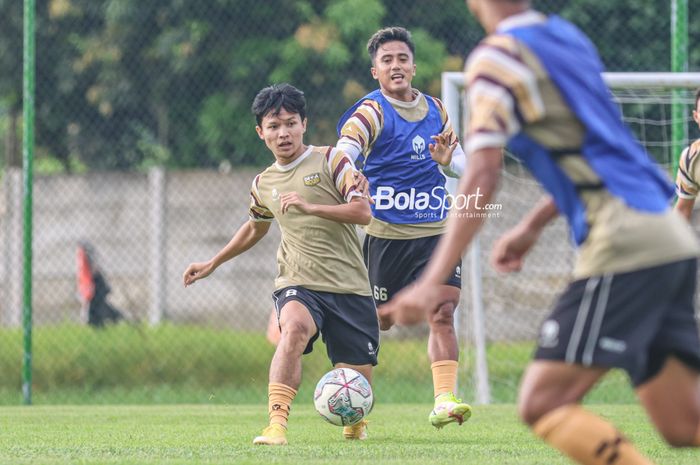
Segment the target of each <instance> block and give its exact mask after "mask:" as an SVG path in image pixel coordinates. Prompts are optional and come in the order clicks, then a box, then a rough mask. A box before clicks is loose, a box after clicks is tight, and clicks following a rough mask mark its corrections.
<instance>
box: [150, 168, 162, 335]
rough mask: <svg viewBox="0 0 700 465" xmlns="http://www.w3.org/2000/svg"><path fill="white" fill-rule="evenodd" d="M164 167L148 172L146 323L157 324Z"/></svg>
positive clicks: (158, 315)
mask: <svg viewBox="0 0 700 465" xmlns="http://www.w3.org/2000/svg"><path fill="white" fill-rule="evenodd" d="M165 182H166V179H165V169H164V168H163V167H155V168H152V169H151V170H150V171H149V172H148V193H149V195H148V199H149V205H150V215H149V223H150V227H149V230H150V231H149V232H150V247H149V256H150V262H151V263H150V267H149V271H150V273H149V283H150V284H149V288H150V294H151V298H150V305H149V308H148V323H149V324H151V325H157V324H159V323H160V322H161V321H162V320H163V316H164V314H165V288H166V286H165V283H166V280H165Z"/></svg>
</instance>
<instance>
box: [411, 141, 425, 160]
mask: <svg viewBox="0 0 700 465" xmlns="http://www.w3.org/2000/svg"><path fill="white" fill-rule="evenodd" d="M411 142H412V144H413V152H414V153H413V155H411V160H424V159H425V155H424V154H423V151H424V150H425V139H423V138H422V137H421V136H416V137H414V138H413V141H411Z"/></svg>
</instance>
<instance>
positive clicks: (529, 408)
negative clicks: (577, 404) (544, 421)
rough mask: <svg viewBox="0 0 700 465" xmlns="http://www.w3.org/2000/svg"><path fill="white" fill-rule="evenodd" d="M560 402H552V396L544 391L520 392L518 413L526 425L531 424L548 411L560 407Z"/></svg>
mask: <svg viewBox="0 0 700 465" xmlns="http://www.w3.org/2000/svg"><path fill="white" fill-rule="evenodd" d="M562 405H563V404H562V403H561V402H554V401H553V399H552V398H550V397H549V396H547V395H545V394H544V393H538V392H530V393H527V394H524V395H523V394H521V396H520V398H519V399H518V415H519V416H520V419H521V420H522V421H523V423H525V424H526V425H528V426H533V425H534V424H535V423H537V422H538V421H539V420H540V418H542V417H544V416H545V415H546V414H548V413H549V412H551V411H553V410H555V409H557V408H558V407H561V406H562Z"/></svg>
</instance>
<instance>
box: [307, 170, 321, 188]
mask: <svg viewBox="0 0 700 465" xmlns="http://www.w3.org/2000/svg"><path fill="white" fill-rule="evenodd" d="M319 182H321V175H320V174H319V173H314V174H310V175H308V176H304V185H305V186H315V185H316V184H318V183H319Z"/></svg>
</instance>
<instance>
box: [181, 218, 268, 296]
mask: <svg viewBox="0 0 700 465" xmlns="http://www.w3.org/2000/svg"><path fill="white" fill-rule="evenodd" d="M270 224H271V222H269V221H253V220H250V221H248V222H247V223H245V224H243V225H242V226H241V227H240V228H238V231H236V234H234V235H233V237H232V238H231V240H230V241H229V243H228V244H226V245H225V246H224V248H223V249H221V250H220V251H219V253H217V254H216V255H214V257H213V258H212V259H211V260H209V261H207V262H197V263H190V265H189V266H188V267H187V269H186V270H185V273H184V274H183V275H182V280H183V282H184V284H185V287H187V286H189V285H190V284H193V283H194V282H196V281H198V280H200V279H203V278H206V277H207V276H209V275H210V274H212V273H213V272H214V270H215V269H217V268H218V267H219V265H221V264H222V263H224V262H226V261H228V260H231V259H232V258H233V257H235V256H237V255H240V254H242V253H243V252H245V251H246V250H248V249H250V248H251V247H253V246H254V245H255V244H257V243H258V241H259V240H260V239H262V238H263V236H265V234H267V232H268V231H269V230H270Z"/></svg>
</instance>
